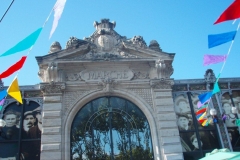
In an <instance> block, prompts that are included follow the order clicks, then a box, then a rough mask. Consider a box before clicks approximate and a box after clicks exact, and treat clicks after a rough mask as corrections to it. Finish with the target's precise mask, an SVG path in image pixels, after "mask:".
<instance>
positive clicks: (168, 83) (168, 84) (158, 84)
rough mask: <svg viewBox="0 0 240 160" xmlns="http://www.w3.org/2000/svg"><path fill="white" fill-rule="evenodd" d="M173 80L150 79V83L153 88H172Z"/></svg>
mask: <svg viewBox="0 0 240 160" xmlns="http://www.w3.org/2000/svg"><path fill="white" fill-rule="evenodd" d="M173 84H174V82H173V81H172V80H164V79H161V80H158V81H151V82H150V85H151V87H152V88H153V89H172V86H173Z"/></svg>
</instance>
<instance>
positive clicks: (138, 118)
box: [0, 19, 240, 160]
mask: <svg viewBox="0 0 240 160" xmlns="http://www.w3.org/2000/svg"><path fill="white" fill-rule="evenodd" d="M94 27H95V28H96V31H95V32H94V33H93V34H92V35H91V36H90V37H87V38H85V39H84V40H80V39H78V38H76V37H70V39H69V40H68V41H67V44H66V48H65V49H62V47H61V45H60V44H59V43H58V42H54V43H53V44H52V45H51V47H50V51H49V53H48V54H47V55H44V56H39V57H36V60H37V63H38V65H39V73H38V75H39V77H40V78H41V81H42V82H41V83H40V84H39V85H34V86H22V87H21V90H22V95H23V98H24V99H25V101H24V103H25V105H26V106H27V105H29V104H31V103H29V102H34V104H36V105H35V107H33V109H32V110H31V109H24V110H22V111H19V113H20V112H21V116H20V117H23V118H22V119H25V118H26V116H27V113H26V112H27V111H29V112H30V111H31V112H32V113H37V112H36V111H35V110H36V109H37V108H38V107H37V106H40V108H41V113H42V123H41V124H42V126H41V132H40V133H41V137H40V138H39V137H35V141H36V142H39V144H41V146H39V147H40V148H39V152H40V154H35V155H34V156H36V155H37V156H38V158H36V159H41V160H49V159H51V160H68V159H79V160H80V159H141V158H139V157H144V156H145V158H144V159H154V160H182V159H191V158H192V159H198V158H200V157H203V156H204V153H205V152H208V151H211V150H213V149H214V148H223V147H227V148H229V149H231V150H232V149H234V148H235V149H236V150H237V147H238V145H237V146H233V144H232V143H231V139H230V138H229V132H228V130H227V129H228V128H227V127H228V126H227V125H226V124H225V123H223V121H222V120H221V118H219V123H218V124H210V125H209V127H208V128H199V127H198V126H199V124H197V121H196V119H195V112H196V110H195V109H196V107H195V106H196V104H197V102H198V100H197V99H196V96H197V95H199V94H201V93H203V92H206V91H209V90H211V89H212V86H213V83H214V82H215V80H216V78H215V75H214V73H213V72H212V70H208V71H207V72H206V74H205V77H204V79H197V80H174V79H172V78H170V77H171V75H172V73H173V67H172V62H173V60H174V55H175V54H174V53H167V52H164V51H162V49H161V48H160V46H159V44H158V42H157V41H155V40H153V41H151V42H150V45H149V46H147V44H146V42H145V41H144V39H143V37H141V36H134V37H133V38H127V37H125V36H121V35H119V34H118V33H117V32H116V31H115V30H114V28H115V27H116V22H110V21H109V20H108V19H102V20H101V22H94ZM219 83H220V87H221V94H220V93H219V94H218V95H216V96H215V97H214V98H213V100H212V102H211V104H210V107H213V108H216V109H217V111H218V117H221V114H223V112H224V111H223V110H222V104H223V103H222V102H223V101H229V103H230V104H231V105H234V106H236V105H238V104H240V102H239V103H237V104H234V102H233V101H231V99H232V100H233V98H235V99H236V100H238V96H237V95H238V89H239V87H240V85H239V84H240V79H237V78H236V79H220V80H219ZM232 90H234V91H236V93H235V94H234V95H235V97H232V95H233V94H232V93H233V92H232ZM239 90H240V89H239ZM225 93H228V96H224V94H225ZM223 97H224V98H223ZM180 100H183V101H184V103H185V104H184V105H185V106H184V107H186V108H185V109H184V108H181V106H180V102H179V101H180ZM239 100H240V99H239ZM235 102H238V101H235ZM11 104H14V105H16V106H19V104H17V103H15V102H14V100H12V99H11V98H10V97H9V98H7V99H6V101H5V103H4V106H3V110H2V111H1V117H0V118H4V114H5V113H7V111H8V110H10V109H8V107H9V106H10V105H11ZM181 104H183V103H181ZM32 105H33V104H32ZM96 106H97V109H94V107H96ZM10 107H11V106H10ZM14 107H15V106H13V107H12V108H13V110H18V108H19V107H18V108H17V107H15V108H14ZM16 108H17V109H16ZM25 108H26V107H25ZM90 108H91V109H90ZM128 108H132V109H131V110H129V109H128ZM86 113H88V114H86ZM182 114H185V115H188V124H187V125H188V127H189V126H190V124H191V126H192V129H186V130H184V129H181V127H180V126H181V125H180V122H179V121H180V117H181V115H182ZM234 116H235V117H236V118H237V115H234ZM33 117H34V118H35V119H36V116H33ZM83 117H86V118H85V119H83ZM208 117H210V116H209V113H208ZM5 118H6V117H5ZM20 119H21V118H20ZM36 121H37V120H35V123H36ZM38 121H39V120H38ZM35 125H36V124H34V125H33V126H35ZM99 126H101V127H99ZM21 127H24V121H23V122H22V121H20V122H19V126H18V127H16V128H21ZM231 127H232V128H233V130H234V129H237V127H236V126H234V125H233V126H231ZM29 128H30V127H29ZM29 130H32V129H31V128H30V129H29ZM28 132H29V131H28ZM202 133H204V134H202ZM23 135H24V134H23V132H22V133H20V135H19V137H21V138H20V140H19V139H18V140H15V141H13V142H12V143H16V144H17V145H18V148H16V155H14V156H15V157H19V156H20V157H21V156H23V157H26V158H25V159H27V157H28V156H29V155H31V154H27V153H26V154H25V152H24V146H25V143H27V141H26V142H25V140H24V139H23V138H22V137H23ZM27 135H29V134H27ZM192 136H196V143H197V144H198V147H195V145H194V143H193V141H192V140H190V139H189V138H190V137H192ZM202 136H208V137H209V136H213V139H214V140H215V141H213V140H212V139H209V140H208V141H206V143H205V141H203V140H202V139H203V138H204V137H202ZM236 136H237V135H236ZM186 137H188V139H187V140H186ZM36 138H38V139H36ZM236 138H238V137H236ZM5 141H6V140H3V141H0V146H1V145H2V146H3V147H7V146H5ZM40 141H41V143H40ZM30 142H31V141H30V140H29V144H30ZM78 142H79V143H78ZM80 142H81V143H80ZM202 143H203V145H202ZM207 143H209V145H208V146H207V145H206V144H207ZM211 144H214V145H211ZM199 146H201V147H199ZM19 147H20V149H19ZM194 147H195V148H194ZM204 147H205V148H204ZM26 150H27V151H29V152H30V151H31V150H30V149H26ZM27 151H26V152H27ZM31 152H33V151H31ZM2 154H3V153H2ZM14 156H8V157H14ZM124 156H125V158H124ZM0 157H1V151H0ZM29 157H30V156H29ZM137 157H138V158H137ZM189 157H190V158H189ZM1 158H6V157H1Z"/></svg>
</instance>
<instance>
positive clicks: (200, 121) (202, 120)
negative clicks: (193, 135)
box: [198, 119, 206, 124]
mask: <svg viewBox="0 0 240 160" xmlns="http://www.w3.org/2000/svg"><path fill="white" fill-rule="evenodd" d="M205 120H206V119H201V120H198V122H199V123H201V124H202V123H203V122H204V121H205Z"/></svg>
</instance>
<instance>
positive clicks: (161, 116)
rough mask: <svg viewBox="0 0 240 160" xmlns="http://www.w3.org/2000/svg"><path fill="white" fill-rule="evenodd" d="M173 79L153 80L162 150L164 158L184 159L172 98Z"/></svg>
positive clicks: (172, 159)
mask: <svg viewBox="0 0 240 160" xmlns="http://www.w3.org/2000/svg"><path fill="white" fill-rule="evenodd" d="M172 85H173V80H171V79H168V80H151V86H152V90H153V103H154V107H155V110H156V114H157V117H156V119H157V129H158V133H159V144H160V145H161V146H160V150H161V151H160V152H161V154H162V158H163V159H164V160H183V154H182V146H181V142H180V137H179V131H178V127H177V120H176V114H175V111H174V104H173V98H172V89H171V86H172Z"/></svg>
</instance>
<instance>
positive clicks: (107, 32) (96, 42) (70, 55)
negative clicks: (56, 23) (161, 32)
mask: <svg viewBox="0 0 240 160" xmlns="http://www.w3.org/2000/svg"><path fill="white" fill-rule="evenodd" d="M115 26H116V22H109V20H108V19H103V20H101V23H98V22H94V27H95V28H96V31H95V32H94V33H93V34H92V35H91V36H90V37H85V38H84V40H80V39H78V38H76V37H70V39H69V40H68V41H67V43H66V48H65V49H63V50H62V47H61V45H60V44H59V43H58V42H54V43H53V44H52V45H51V47H50V51H49V54H48V55H46V56H42V57H36V58H37V61H38V62H40V61H48V60H50V61H52V60H57V59H58V60H110V59H129V58H134V59H136V58H137V59H142V58H161V59H168V60H171V59H173V57H174V54H169V53H166V52H163V51H162V50H161V49H160V47H159V44H158V43H157V41H155V40H153V41H151V42H150V45H149V46H147V45H146V42H145V41H144V39H143V37H142V36H134V37H133V38H130V39H127V38H126V37H125V36H121V35H119V34H118V33H117V32H116V31H114V28H115Z"/></svg>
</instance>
